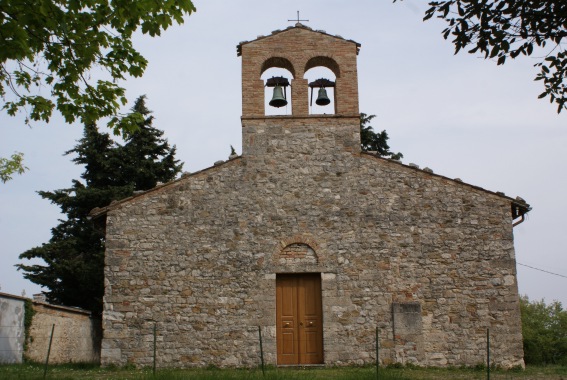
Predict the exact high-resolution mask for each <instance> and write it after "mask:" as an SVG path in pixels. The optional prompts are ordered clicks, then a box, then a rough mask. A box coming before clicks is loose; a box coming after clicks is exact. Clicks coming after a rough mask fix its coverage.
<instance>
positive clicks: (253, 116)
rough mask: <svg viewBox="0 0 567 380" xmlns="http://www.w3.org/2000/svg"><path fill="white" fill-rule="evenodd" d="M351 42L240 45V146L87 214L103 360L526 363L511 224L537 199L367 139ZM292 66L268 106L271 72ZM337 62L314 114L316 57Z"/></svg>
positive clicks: (296, 36) (304, 33)
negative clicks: (422, 165) (321, 109)
mask: <svg viewBox="0 0 567 380" xmlns="http://www.w3.org/2000/svg"><path fill="white" fill-rule="evenodd" d="M359 48H360V45H359V44H358V43H356V42H354V41H352V40H346V39H344V38H342V37H340V36H334V35H331V34H328V33H326V32H324V31H316V30H312V29H311V28H309V27H306V26H304V25H302V24H299V23H298V24H296V25H295V26H294V27H289V28H287V29H285V30H282V31H274V32H273V33H272V34H271V35H268V36H261V37H258V38H257V39H255V40H253V41H247V42H241V43H240V44H239V45H238V47H237V51H238V55H240V56H242V155H241V156H235V157H231V158H230V159H229V160H228V161H226V162H218V163H216V164H215V165H214V166H213V167H210V168H208V169H205V170H202V171H200V172H197V173H192V174H186V175H184V176H182V178H180V179H178V180H176V181H173V182H170V183H167V184H163V185H159V186H157V187H156V188H154V189H152V190H149V191H147V192H144V193H142V194H137V195H135V196H133V197H131V198H128V199H124V200H121V201H118V202H114V203H113V204H112V205H110V206H108V207H106V208H103V209H96V210H93V212H92V215H93V216H94V217H98V218H100V220H105V222H106V239H107V240H106V242H107V243H106V266H105V297H104V314H103V330H104V333H103V342H102V353H101V357H102V364H103V365H109V364H118V365H124V364H127V363H133V364H135V365H138V366H144V365H150V364H151V363H152V360H153V352H154V351H153V350H154V326H155V328H156V337H155V341H156V343H155V349H156V361H157V365H158V366H160V367H190V366H206V365H216V366H256V365H258V363H259V357H260V353H259V347H260V346H259V342H258V326H260V329H261V331H262V334H263V338H264V341H263V347H264V358H265V360H266V362H267V363H268V364H273V365H310V364H323V365H347V364H364V363H371V362H373V361H374V360H375V336H376V328H378V329H379V330H378V331H379V339H380V345H381V350H380V361H381V362H382V363H394V362H399V363H413V364H417V365H427V366H446V365H476V364H479V363H482V362H483V361H484V358H485V352H486V351H485V347H486V331H487V329H490V332H491V350H492V351H491V356H492V358H493V361H494V362H495V363H496V364H498V365H501V366H504V367H511V366H516V365H523V350H522V334H521V323H520V311H519V298H518V287H517V280H516V260H515V254H514V240H513V232H512V229H513V224H514V222H515V221H516V223H518V222H519V221H520V220H523V217H524V214H525V213H526V212H528V211H529V205H528V204H527V203H526V202H524V201H523V200H522V199H520V198H516V199H513V198H510V197H507V196H505V195H504V194H501V193H495V192H492V191H488V190H485V189H482V188H479V187H476V186H473V185H470V184H467V183H464V182H462V181H460V180H458V179H450V178H447V177H444V176H441V175H437V174H434V173H433V172H431V171H430V170H426V169H424V170H421V169H419V168H418V167H416V166H415V165H404V164H402V163H400V162H397V161H393V160H388V159H384V158H380V157H377V156H376V155H375V154H372V153H365V152H361V147H360V120H359V109H358V79H357V62H356V60H357V55H358V52H359ZM273 67H278V68H284V69H286V70H287V71H288V72H289V73H290V76H291V78H290V79H291V80H290V83H291V87H290V88H291V90H289V88H287V90H289V93H287V95H286V96H288V97H289V98H288V100H290V106H291V110H292V111H291V114H289V115H279V116H266V114H265V100H264V87H265V82H264V81H263V80H261V79H260V77H261V75H262V74H263V73H264V72H265V71H266V70H268V69H271V68H273ZM314 67H325V68H327V69H329V70H331V71H332V73H333V74H334V76H335V78H334V81H333V82H334V88H333V89H334V91H333V95H332V98H333V99H331V100H332V104H333V105H334V113H332V114H319V115H314V114H310V107H309V96H310V94H309V83H308V81H307V80H306V79H304V74H305V72H306V71H308V70H310V69H311V68H314Z"/></svg>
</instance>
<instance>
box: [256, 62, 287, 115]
mask: <svg viewBox="0 0 567 380" xmlns="http://www.w3.org/2000/svg"><path fill="white" fill-rule="evenodd" d="M260 78H261V79H262V80H263V81H264V109H265V114H266V115H291V114H292V107H291V104H292V99H291V82H292V80H293V75H292V73H291V72H290V71H289V70H287V69H284V68H280V67H272V68H269V69H267V70H266V71H264V72H263V73H262V76H261V77H260Z"/></svg>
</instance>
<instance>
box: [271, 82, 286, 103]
mask: <svg viewBox="0 0 567 380" xmlns="http://www.w3.org/2000/svg"><path fill="white" fill-rule="evenodd" d="M269 104H270V105H271V106H272V107H276V108H280V107H283V106H285V105H287V100H286V98H285V97H284V93H283V90H282V87H281V86H279V85H276V86H275V87H274V96H273V97H272V100H270V103H269Z"/></svg>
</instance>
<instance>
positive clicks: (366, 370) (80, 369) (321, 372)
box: [0, 364, 567, 380]
mask: <svg viewBox="0 0 567 380" xmlns="http://www.w3.org/2000/svg"><path fill="white" fill-rule="evenodd" d="M43 371H44V367H43V365H41V364H14V365H0V379H2V380H12V379H14V380H15V379H18V380H32V379H33V380H35V379H43ZM47 378H48V379H112V380H120V379H148V380H149V379H158V380H161V379H164V380H165V379H173V380H180V379H204V380H220V379H228V380H240V379H246V380H255V379H258V380H261V379H268V380H288V379H289V380H303V379H309V380H311V379H313V380H323V379H346V380H350V379H352V380H355V379H356V380H358V379H360V380H364V379H372V380H374V379H376V370H375V368H374V367H346V368H345V367H343V368H268V369H266V376H265V377H263V375H262V371H261V370H260V369H185V370H166V369H162V370H158V371H157V373H156V376H155V377H154V376H153V374H152V370H151V369H132V368H101V367H99V366H96V365H81V364H74V365H73V364H70V365H54V366H49V368H48V370H47ZM378 379H379V380H391V379H395V380H413V379H426V380H429V379H430V380H437V379H486V370H482V369H471V368H448V369H438V368H418V367H404V368H380V372H379V377H378ZM490 379H493V380H508V379H524V380H528V379H552V380H553V379H557V380H559V379H562V380H567V367H557V366H549V367H527V368H526V370H525V371H521V370H513V371H500V370H498V371H491V373H490Z"/></svg>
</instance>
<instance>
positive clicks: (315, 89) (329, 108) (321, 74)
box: [303, 66, 337, 115]
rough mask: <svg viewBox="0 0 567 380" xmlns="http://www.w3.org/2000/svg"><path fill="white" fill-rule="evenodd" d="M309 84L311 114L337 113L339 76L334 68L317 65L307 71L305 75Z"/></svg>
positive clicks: (308, 94)
mask: <svg viewBox="0 0 567 380" xmlns="http://www.w3.org/2000/svg"><path fill="white" fill-rule="evenodd" d="M303 78H304V79H307V83H308V86H309V89H308V93H307V96H308V97H309V99H308V102H309V114H310V115H334V114H335V113H336V107H335V106H336V96H335V84H336V80H337V76H336V75H335V73H334V72H333V70H331V69H329V68H327V67H322V66H316V67H312V68H310V69H309V70H307V71H306V72H305V75H304V76H303Z"/></svg>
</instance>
